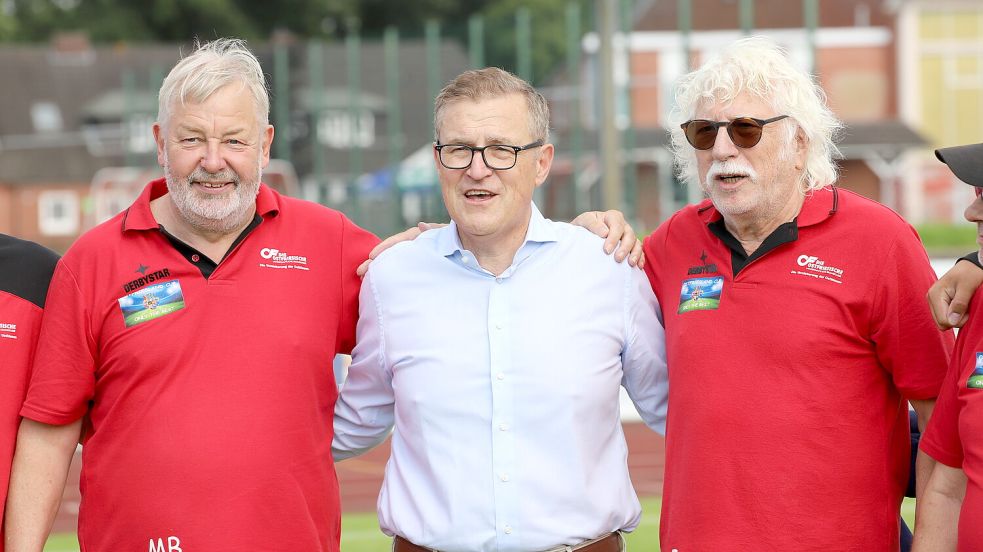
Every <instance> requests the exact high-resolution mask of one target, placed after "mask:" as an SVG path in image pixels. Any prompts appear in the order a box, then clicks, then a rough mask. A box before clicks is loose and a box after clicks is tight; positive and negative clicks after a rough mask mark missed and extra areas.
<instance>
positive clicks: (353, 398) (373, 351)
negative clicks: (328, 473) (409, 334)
mask: <svg viewBox="0 0 983 552" xmlns="http://www.w3.org/2000/svg"><path fill="white" fill-rule="evenodd" d="M377 305H378V297H377V294H376V287H375V285H374V281H373V279H372V275H369V276H367V277H366V278H365V282H364V283H363V284H362V289H361V291H360V292H359V315H358V326H357V329H356V340H355V341H356V344H355V349H354V350H353V351H352V364H351V366H349V368H348V377H347V378H346V380H345V383H344V384H343V385H342V387H341V392H340V393H339V395H338V402H337V403H336V404H335V411H334V439H333V440H332V442H331V453H332V455H333V457H334V459H335V461H339V460H345V459H346V458H351V457H352V456H357V455H359V454H362V453H365V452H367V451H369V450H370V449H372V448H373V447H375V446H376V445H378V444H379V443H381V442H382V441H384V440H385V439H386V437H387V436H388V435H389V433H390V432H391V431H392V427H393V423H394V408H395V397H394V394H393V387H392V372H391V371H390V370H389V368H388V366H387V364H386V363H387V360H386V355H385V350H384V346H385V335H384V333H383V327H384V326H383V325H382V323H381V320H380V317H381V316H382V315H381V314H380V312H379V309H378V308H377Z"/></svg>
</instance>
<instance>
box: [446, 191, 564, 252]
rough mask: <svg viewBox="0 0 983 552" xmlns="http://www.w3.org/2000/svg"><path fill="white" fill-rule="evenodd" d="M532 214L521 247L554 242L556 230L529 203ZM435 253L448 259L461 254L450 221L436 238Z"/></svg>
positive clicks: (459, 241)
mask: <svg viewBox="0 0 983 552" xmlns="http://www.w3.org/2000/svg"><path fill="white" fill-rule="evenodd" d="M530 206H531V207H532V209H531V211H532V213H531V214H530V215H529V228H527V229H526V239H525V241H523V243H522V246H520V247H519V249H522V247H525V245H526V244H529V243H546V242H555V241H557V239H558V236H557V233H556V229H555V228H553V226H552V225H550V224H549V221H547V220H546V218H544V217H543V214H542V213H540V212H539V209H538V208H537V207H536V204H535V203H530ZM435 246H436V248H437V252H438V253H439V254H440V255H443V256H444V257H449V256H451V255H454V254H455V253H459V252H463V251H464V250H465V249H464V246H463V245H461V237H460V236H459V235H458V233H457V223H456V222H454V221H453V220H451V223H450V225H449V226H447V227H446V228H444V229H443V230H442V231H441V232H440V234H438V236H437V240H436V243H435Z"/></svg>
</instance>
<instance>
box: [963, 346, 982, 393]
mask: <svg viewBox="0 0 983 552" xmlns="http://www.w3.org/2000/svg"><path fill="white" fill-rule="evenodd" d="M966 387H968V388H970V389H983V353H976V367H975V368H973V373H972V374H970V375H969V379H968V380H966Z"/></svg>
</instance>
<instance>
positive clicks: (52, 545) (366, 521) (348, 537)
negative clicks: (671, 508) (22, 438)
mask: <svg viewBox="0 0 983 552" xmlns="http://www.w3.org/2000/svg"><path fill="white" fill-rule="evenodd" d="M661 507H662V499H661V498H648V499H643V500H642V512H643V513H642V522H641V524H639V526H638V529H635V532H633V533H631V534H629V535H628V550H653V551H654V550H658V549H659V509H660V508H661ZM901 514H902V515H903V516H904V518H905V520H906V521H907V522H908V526H909V527H911V526H912V524H913V520H914V518H915V501H914V500H912V499H910V498H906V499H905V503H904V505H903V506H902V507H901ZM389 543H390V540H389V538H388V537H386V536H385V535H383V534H382V532H381V531H379V522H378V520H377V519H376V516H375V514H374V513H372V514H349V515H346V516H344V517H342V520H341V550H342V551H343V552H380V551H386V550H389ZM78 549H79V548H78V542H77V541H76V540H75V535H70V534H61V535H52V537H51V538H50V539H48V545H47V546H45V547H44V550H45V552H78Z"/></svg>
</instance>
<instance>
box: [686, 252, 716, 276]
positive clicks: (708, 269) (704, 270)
mask: <svg viewBox="0 0 983 552" xmlns="http://www.w3.org/2000/svg"><path fill="white" fill-rule="evenodd" d="M700 261H702V262H703V264H701V265H699V266H691V267H689V270H687V271H686V274H689V275H693V274H712V273H714V272H720V271H719V270H717V265H716V264H715V263H708V262H707V252H706V251H704V252H703V254H702V255H700Z"/></svg>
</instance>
